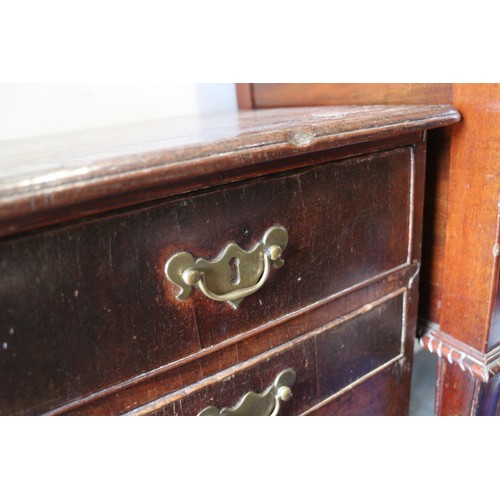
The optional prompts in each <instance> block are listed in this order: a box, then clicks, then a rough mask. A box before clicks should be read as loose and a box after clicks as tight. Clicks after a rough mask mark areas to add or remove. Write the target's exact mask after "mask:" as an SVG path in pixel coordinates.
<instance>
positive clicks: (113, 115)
mask: <svg viewBox="0 0 500 500" xmlns="http://www.w3.org/2000/svg"><path fill="white" fill-rule="evenodd" d="M236 108H237V105H236V88H235V85H234V84H233V83H207V84H204V83H156V84H147V83H136V84H127V83H121V84H116V83H115V84H111V83H108V84H106V83H103V84H68V83H56V84H41V83H29V84H19V83H11V84H8V83H4V84H0V140H9V139H19V138H22V137H31V136H40V135H46V134H54V133H61V132H68V131H72V130H80V129H86V128H93V127H102V126H108V125H115V124H120V123H128V122H135V121H145V120H153V119H156V118H169V117H174V116H183V115H193V114H198V113H206V112H217V111H230V110H236Z"/></svg>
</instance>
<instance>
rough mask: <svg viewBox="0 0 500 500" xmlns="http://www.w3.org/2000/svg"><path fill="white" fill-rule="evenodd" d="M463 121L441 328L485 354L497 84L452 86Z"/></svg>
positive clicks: (495, 191) (499, 112)
mask: <svg viewBox="0 0 500 500" xmlns="http://www.w3.org/2000/svg"><path fill="white" fill-rule="evenodd" d="M453 102H454V104H455V105H456V106H458V107H459V108H460V110H461V113H462V114H463V121H462V122H461V123H460V124H458V125H457V126H456V127H455V128H454V129H453V132H452V137H451V152H450V162H451V163H450V165H451V166H450V177H449V190H448V193H449V194H448V224H447V231H446V255H445V268H444V276H443V285H444V286H443V306H442V313H441V329H442V330H443V331H445V332H446V333H448V334H450V335H452V336H453V337H455V338H457V339H459V340H461V341H464V342H466V343H468V344H469V345H470V346H471V347H474V348H475V349H477V350H479V351H482V352H485V351H486V350H487V349H488V347H489V348H491V347H493V346H494V345H496V344H497V342H499V341H500V339H498V338H497V337H496V333H495V332H493V335H492V338H491V340H490V339H489V332H490V323H491V317H492V312H493V307H494V303H495V293H496V290H495V287H494V285H495V284H496V283H495V281H496V279H495V278H496V276H495V269H496V264H495V261H496V259H497V257H495V255H494V247H495V244H497V242H498V235H497V220H498V201H499V194H500V192H499V182H498V181H499V172H500V164H499V157H500V149H499V144H500V142H499V136H498V131H499V130H500V108H499V107H498V103H499V102H500V85H499V84H457V85H455V86H454V93H453Z"/></svg>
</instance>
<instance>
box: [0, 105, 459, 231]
mask: <svg viewBox="0 0 500 500" xmlns="http://www.w3.org/2000/svg"><path fill="white" fill-rule="evenodd" d="M459 119H460V115H459V114H458V113H457V112H456V111H455V110H454V109H453V108H451V107H449V106H406V107H400V106H399V107H398V106H384V107H379V106H370V107H364V106H363V107H340V108H328V109H326V108H312V109H301V110H297V109H287V110H262V111H259V112H255V111H247V112H240V113H235V114H228V115H224V114H222V115H216V116H207V117H204V118H201V117H192V118H179V119H173V120H168V121H157V122H148V123H145V124H140V125H130V126H121V127H114V128H111V129H99V130H94V131H85V132H81V133H72V134H62V135H60V136H55V137H47V138H37V139H30V140H19V141H10V142H6V143H3V144H2V147H1V148H0V236H2V235H6V234H12V233H15V232H19V231H25V230H28V229H32V228H34V227H40V226H41V225H49V224H51V223H54V222H57V221H59V220H60V217H61V216H62V215H61V212H64V211H69V212H72V214H73V216H75V215H76V214H79V216H80V217H81V211H79V210H80V208H81V206H82V205H85V204H86V203H87V204H92V205H94V206H99V203H101V202H102V201H103V200H105V201H106V203H108V204H109V203H113V200H116V199H117V198H118V199H119V198H124V199H125V200H126V199H127V197H129V196H130V194H131V193H142V194H143V201H144V199H149V200H151V199H154V191H155V190H158V189H161V188H168V194H169V195H176V194H180V193H185V192H189V191H192V190H194V189H200V188H204V187H207V186H211V185H221V184H225V183H227V182H230V181H231V180H233V181H234V180H235V177H236V178H238V173H239V178H240V179H241V177H242V173H243V172H244V176H246V178H248V176H251V175H252V168H255V167H254V166H257V168H256V170H258V165H260V164H261V163H263V162H269V161H272V160H273V159H282V158H285V157H293V156H296V155H300V154H307V153H311V152H319V151H325V150H328V149H331V148H334V147H335V148H336V147H342V146H349V145H352V144H361V143H365V142H368V141H373V140H379V139H384V138H388V137H394V136H397V135H402V134H406V133H412V132H417V131H421V130H424V129H426V128H434V127H440V126H443V125H446V124H449V123H454V122H456V121H458V120H459ZM157 196H158V195H157ZM115 203H116V201H115ZM121 206H127V205H126V202H123V201H122V205H121ZM115 208H116V205H115ZM100 210H101V211H102V208H101V209H100Z"/></svg>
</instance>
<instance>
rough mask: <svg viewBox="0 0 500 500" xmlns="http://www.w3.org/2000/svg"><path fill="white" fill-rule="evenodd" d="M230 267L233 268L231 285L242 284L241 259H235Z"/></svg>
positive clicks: (231, 261)
mask: <svg viewBox="0 0 500 500" xmlns="http://www.w3.org/2000/svg"><path fill="white" fill-rule="evenodd" d="M229 265H230V266H231V283H232V284H233V285H237V284H238V283H239V282H240V259H238V257H233V258H232V259H231V260H230V261H229Z"/></svg>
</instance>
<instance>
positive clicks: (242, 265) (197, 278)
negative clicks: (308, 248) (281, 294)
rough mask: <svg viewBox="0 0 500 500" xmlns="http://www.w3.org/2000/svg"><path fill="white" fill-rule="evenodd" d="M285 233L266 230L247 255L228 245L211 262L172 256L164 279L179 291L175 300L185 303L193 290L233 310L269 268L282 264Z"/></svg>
mask: <svg viewBox="0 0 500 500" xmlns="http://www.w3.org/2000/svg"><path fill="white" fill-rule="evenodd" d="M287 242H288V233H287V232H286V229H285V228H284V227H281V226H273V227H271V228H269V229H268V230H267V231H266V233H265V234H264V237H263V238H262V241H260V242H259V243H257V245H255V247H254V248H253V249H252V250H250V251H248V252H247V251H245V250H242V249H241V248H240V247H239V246H238V245H237V244H236V243H229V245H227V246H226V248H225V249H224V250H223V251H222V253H221V254H220V256H219V257H218V258H216V259H215V260H212V261H210V260H206V259H202V258H199V259H196V260H195V258H194V257H193V256H192V255H191V254H190V253H189V252H179V253H176V254H175V255H172V257H170V259H168V261H167V263H166V264H165V274H166V276H167V278H168V279H169V280H170V281H171V282H172V283H174V284H175V285H177V286H178V287H179V288H180V289H181V290H180V292H179V293H178V294H177V298H178V299H179V300H185V299H187V298H188V297H189V296H190V295H191V294H192V293H193V289H194V288H195V287H197V288H199V289H200V290H201V291H202V292H203V293H204V294H205V295H206V296H207V297H208V298H209V299H212V300H216V301H218V302H228V303H229V304H230V305H231V306H233V307H234V308H236V307H238V305H239V303H240V302H241V301H242V300H243V299H244V298H245V297H247V296H248V295H251V294H252V293H254V292H256V291H257V290H259V289H260V288H262V286H263V285H264V283H265V282H266V280H267V278H268V277H269V272H270V270H271V265H272V264H274V265H275V266H276V267H281V266H282V265H283V264H284V261H283V259H282V258H281V253H282V252H283V250H284V249H285V247H286V244H287Z"/></svg>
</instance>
